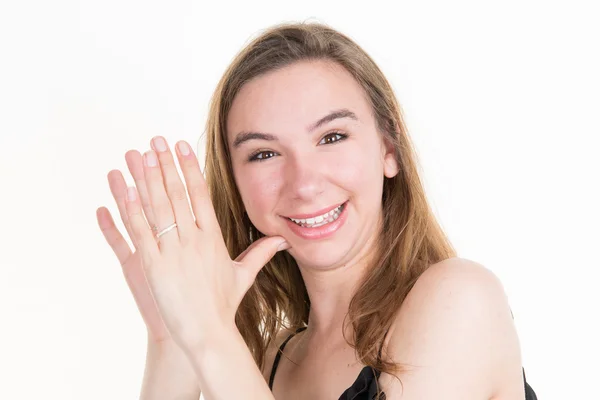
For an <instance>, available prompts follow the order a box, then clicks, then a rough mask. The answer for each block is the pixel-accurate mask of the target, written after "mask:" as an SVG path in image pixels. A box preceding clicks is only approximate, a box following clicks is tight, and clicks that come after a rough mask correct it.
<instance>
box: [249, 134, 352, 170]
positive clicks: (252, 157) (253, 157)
mask: <svg viewBox="0 0 600 400" xmlns="http://www.w3.org/2000/svg"><path fill="white" fill-rule="evenodd" d="M336 135H337V136H340V138H339V139H337V140H335V141H334V142H330V143H324V144H335V143H338V142H342V141H344V140H345V139H346V138H347V137H348V135H347V134H345V133H342V132H337V131H334V132H329V133H328V134H327V135H325V136H323V139H325V138H327V137H330V136H336ZM323 139H321V141H322V140H323ZM264 153H275V152H274V151H272V150H258V151H256V152H254V153H252V154H251V155H250V156H249V157H248V161H249V162H262V161H267V160H268V159H269V158H272V156H271V157H266V158H265V157H263V158H257V156H258V155H260V154H264Z"/></svg>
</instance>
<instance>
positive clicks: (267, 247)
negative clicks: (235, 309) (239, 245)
mask: <svg viewBox="0 0 600 400" xmlns="http://www.w3.org/2000/svg"><path fill="white" fill-rule="evenodd" d="M288 248H289V244H288V243H287V242H286V240H285V239H284V238H282V237H281V236H267V237H263V238H260V239H259V240H257V241H256V242H254V243H252V244H251V245H250V246H249V247H248V249H247V250H246V253H245V254H244V253H242V254H241V255H240V256H238V258H236V263H237V264H240V266H241V268H242V269H243V270H244V272H245V274H246V276H245V278H246V281H245V282H243V285H244V289H246V290H247V289H249V288H250V286H251V285H252V283H253V282H254V280H255V279H256V275H257V274H258V271H260V270H261V269H262V268H263V267H264V266H265V264H266V263H268V262H269V260H270V259H271V258H273V256H274V255H275V254H276V253H277V252H278V251H280V250H285V249H288Z"/></svg>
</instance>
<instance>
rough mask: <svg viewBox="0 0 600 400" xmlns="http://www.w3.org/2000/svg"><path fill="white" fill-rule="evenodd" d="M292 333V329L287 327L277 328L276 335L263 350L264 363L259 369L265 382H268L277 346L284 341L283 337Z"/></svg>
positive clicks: (285, 337)
mask: <svg viewBox="0 0 600 400" xmlns="http://www.w3.org/2000/svg"><path fill="white" fill-rule="evenodd" d="M293 333H294V331H292V330H289V329H281V330H279V332H278V333H277V336H275V340H273V341H272V342H271V344H270V345H269V347H268V348H267V350H266V352H265V360H264V364H263V367H262V369H261V372H262V374H263V377H264V378H265V381H266V382H267V383H269V378H270V376H271V368H272V367H273V362H274V361H275V355H276V354H277V350H279V347H280V346H281V344H282V343H283V342H284V341H285V339H287V338H288V336H290V335H291V334H293Z"/></svg>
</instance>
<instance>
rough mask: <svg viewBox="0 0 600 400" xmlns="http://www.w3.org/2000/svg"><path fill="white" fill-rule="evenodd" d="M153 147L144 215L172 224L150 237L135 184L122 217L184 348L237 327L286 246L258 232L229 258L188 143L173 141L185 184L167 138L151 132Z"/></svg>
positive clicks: (147, 164) (161, 225)
mask: <svg viewBox="0 0 600 400" xmlns="http://www.w3.org/2000/svg"><path fill="white" fill-rule="evenodd" d="M152 147H153V149H154V150H155V151H154V150H151V151H148V152H146V153H145V154H144V157H143V158H144V179H145V182H146V188H147V191H148V198H149V200H150V201H149V203H150V204H149V208H150V210H151V215H152V216H153V218H154V224H156V226H157V227H158V229H157V232H159V233H160V232H161V231H163V230H165V229H166V228H168V227H170V226H172V224H173V223H177V226H176V227H175V228H174V229H171V230H168V231H166V232H165V233H164V234H163V235H162V236H161V237H160V238H156V237H155V235H154V232H153V231H152V230H151V228H150V227H149V226H148V224H147V223H146V220H145V218H144V213H143V211H142V203H141V202H140V196H139V191H138V190H136V189H135V188H134V187H130V188H128V189H127V201H126V218H127V221H128V224H129V226H130V228H131V231H132V238H133V242H134V244H135V247H136V250H137V253H139V254H140V258H141V262H142V265H143V269H144V272H145V275H146V278H147V280H148V284H149V287H150V290H151V292H152V294H153V296H154V299H155V300H156V304H157V306H158V309H159V312H160V314H161V316H162V320H163V321H164V323H165V325H166V328H167V330H168V331H169V333H170V335H171V337H172V338H173V340H174V341H175V342H176V343H177V344H178V345H179V346H180V347H181V348H182V349H183V350H184V351H185V352H188V354H189V353H192V352H194V351H196V349H198V348H199V346H202V345H205V344H206V343H207V342H208V340H209V339H210V338H212V337H214V336H215V335H219V332H221V331H223V329H225V330H232V329H236V327H235V313H236V311H237V308H238V307H239V305H240V303H241V301H242V298H243V296H244V295H245V294H246V292H247V291H248V289H249V288H250V286H251V285H252V283H253V282H254V280H255V279H256V275H257V274H258V271H259V270H260V269H261V268H263V266H264V265H265V264H266V263H267V262H268V261H269V260H270V259H271V258H272V257H273V255H275V253H276V252H277V251H279V250H283V249H285V248H287V247H288V245H287V243H286V242H285V240H284V239H283V238H282V237H279V236H276V237H264V238H262V239H261V240H258V241H256V242H255V243H253V244H252V246H250V247H249V248H248V249H247V250H246V251H244V253H242V254H241V255H240V256H239V257H238V258H237V259H236V260H235V261H234V260H232V259H231V258H230V256H229V252H228V250H227V247H226V246H225V242H224V240H223V236H222V234H221V229H220V227H219V224H218V222H217V218H216V215H215V211H214V208H213V205H212V203H211V201H210V197H209V193H208V189H207V186H206V182H205V180H204V177H203V176H202V173H201V171H200V168H199V165H198V160H197V158H196V156H195V155H194V152H193V151H192V150H191V147H190V146H189V145H188V144H187V143H186V142H183V141H182V142H179V143H178V146H177V156H178V160H179V165H180V166H181V170H182V172H183V175H184V178H185V182H186V185H187V190H186V186H185V185H184V184H183V182H182V181H181V179H180V177H179V173H178V172H177V168H176V165H175V162H174V159H173V156H172V154H171V152H170V150H169V149H168V147H167V144H166V141H165V140H164V139H163V138H161V137H157V138H154V140H153V141H152ZM157 156H158V157H157ZM188 194H189V199H190V202H191V210H190V202H188ZM146 214H148V212H146Z"/></svg>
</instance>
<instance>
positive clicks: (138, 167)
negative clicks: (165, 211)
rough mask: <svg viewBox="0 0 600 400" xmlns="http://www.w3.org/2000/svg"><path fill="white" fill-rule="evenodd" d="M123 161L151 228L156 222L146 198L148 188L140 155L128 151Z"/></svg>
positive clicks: (148, 197) (148, 200)
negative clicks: (133, 182) (125, 163)
mask: <svg viewBox="0 0 600 400" xmlns="http://www.w3.org/2000/svg"><path fill="white" fill-rule="evenodd" d="M125 161H126V162H127V168H128V169H129V173H130V174H131V176H132V177H133V180H134V181H135V187H136V188H137V190H138V194H139V196H140V202H141V203H142V209H143V210H144V215H145V216H146V221H148V225H149V226H150V227H153V226H154V225H155V224H156V222H155V221H154V215H153V213H152V205H151V204H150V196H148V188H147V187H146V179H145V178H144V162H143V161H142V155H141V154H140V152H139V151H137V150H130V151H128V152H127V153H125Z"/></svg>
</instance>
